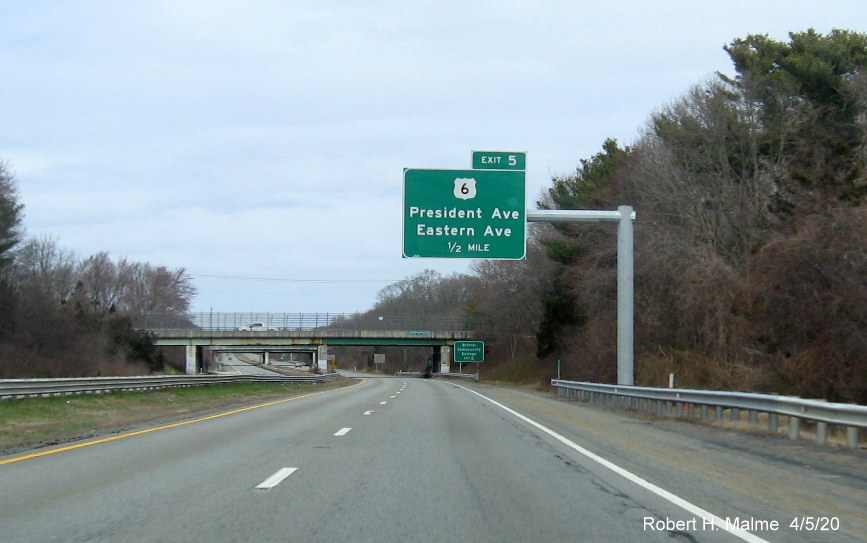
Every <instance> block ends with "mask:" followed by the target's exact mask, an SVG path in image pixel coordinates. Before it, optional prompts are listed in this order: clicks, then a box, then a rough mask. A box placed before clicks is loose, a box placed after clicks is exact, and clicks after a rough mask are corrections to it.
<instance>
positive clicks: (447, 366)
mask: <svg viewBox="0 0 867 543" xmlns="http://www.w3.org/2000/svg"><path fill="white" fill-rule="evenodd" d="M451 362H452V348H451V346H450V345H442V346H441V347H440V373H451V370H452V368H451Z"/></svg>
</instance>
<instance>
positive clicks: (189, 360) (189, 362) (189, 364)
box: [185, 345, 199, 375]
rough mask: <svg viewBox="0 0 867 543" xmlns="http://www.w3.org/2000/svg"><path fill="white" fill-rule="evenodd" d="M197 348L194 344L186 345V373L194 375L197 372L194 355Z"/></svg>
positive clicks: (196, 361) (197, 366) (197, 365)
mask: <svg viewBox="0 0 867 543" xmlns="http://www.w3.org/2000/svg"><path fill="white" fill-rule="evenodd" d="M197 351H198V349H196V346H195V345H187V346H186V353H185V354H186V373H187V375H195V374H197V373H199V364H198V360H197V357H196V355H197V354H198V352H197Z"/></svg>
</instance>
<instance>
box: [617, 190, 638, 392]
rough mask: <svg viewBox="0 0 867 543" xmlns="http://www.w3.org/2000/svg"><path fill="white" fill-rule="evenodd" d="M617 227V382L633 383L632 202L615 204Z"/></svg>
mask: <svg viewBox="0 0 867 543" xmlns="http://www.w3.org/2000/svg"><path fill="white" fill-rule="evenodd" d="M617 211H619V212H620V222H619V223H618V227H617V384H618V385H633V384H635V378H634V375H633V356H634V349H633V327H634V320H633V305H634V265H633V254H632V250H633V232H632V206H618V208H617Z"/></svg>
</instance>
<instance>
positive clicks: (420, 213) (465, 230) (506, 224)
mask: <svg viewBox="0 0 867 543" xmlns="http://www.w3.org/2000/svg"><path fill="white" fill-rule="evenodd" d="M524 179H525V177H524V172H523V171H502V170H419V169H406V170H404V172H403V256H404V257H405V258H415V257H431V258H488V259H506V260H509V259H510V260H520V259H522V258H524V254H525V252H526V232H527V217H526V211H525V196H524V192H525V188H524V187H525V181H524Z"/></svg>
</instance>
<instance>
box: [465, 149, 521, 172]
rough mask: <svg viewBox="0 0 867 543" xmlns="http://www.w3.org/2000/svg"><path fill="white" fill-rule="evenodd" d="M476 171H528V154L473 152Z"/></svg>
mask: <svg viewBox="0 0 867 543" xmlns="http://www.w3.org/2000/svg"><path fill="white" fill-rule="evenodd" d="M473 169H474V170H526V169H527V153H523V152H506V151H473Z"/></svg>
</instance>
